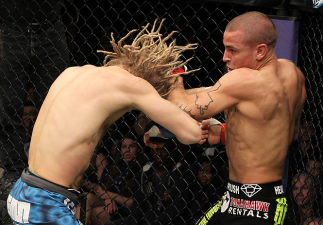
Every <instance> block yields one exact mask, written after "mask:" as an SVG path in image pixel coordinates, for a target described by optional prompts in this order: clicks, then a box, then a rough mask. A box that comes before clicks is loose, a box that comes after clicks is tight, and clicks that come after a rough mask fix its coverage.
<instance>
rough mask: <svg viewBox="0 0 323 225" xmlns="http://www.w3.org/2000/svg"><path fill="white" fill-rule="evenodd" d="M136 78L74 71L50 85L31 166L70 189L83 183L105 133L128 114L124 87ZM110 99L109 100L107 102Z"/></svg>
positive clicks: (111, 70) (112, 70) (113, 71)
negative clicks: (96, 148) (121, 92)
mask: <svg viewBox="0 0 323 225" xmlns="http://www.w3.org/2000/svg"><path fill="white" fill-rule="evenodd" d="M132 79H134V77H133V76H131V75H128V73H127V72H125V71H124V70H122V69H120V68H117V67H108V68H104V67H94V66H90V65H88V66H84V67H72V68H69V69H67V70H65V71H64V72H63V73H62V74H61V75H60V76H59V77H58V79H57V80H56V81H55V82H54V83H53V85H52V86H51V88H50V90H49V93H48V95H47V97H46V99H45V101H44V103H43V106H42V108H41V110H40V113H39V116H38V118H37V121H36V124H35V127H34V131H33V135H32V140H31V145H30V154H29V167H30V168H31V170H32V171H33V172H35V173H36V174H37V175H39V176H41V177H43V178H45V179H47V180H49V181H52V182H54V183H57V184H60V185H62V186H66V187H72V186H73V184H76V183H77V182H79V181H80V179H81V176H82V174H83V172H84V171H85V170H86V169H87V167H88V166H89V162H90V159H91V157H92V154H93V151H94V149H95V147H96V146H97V144H98V142H99V140H100V139H101V137H102V136H103V135H104V134H105V131H106V129H107V128H108V127H109V126H110V125H111V124H112V123H113V122H114V121H115V120H116V119H117V118H119V117H120V116H122V115H123V114H124V113H125V112H126V111H127V110H129V109H128V108H127V103H126V101H125V97H126V94H124V95H122V94H120V91H119V90H120V89H121V88H120V87H121V86H122V85H125V84H122V82H124V81H125V80H127V81H128V82H131V81H132ZM107 100H108V101H107Z"/></svg>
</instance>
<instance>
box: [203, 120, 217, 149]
mask: <svg viewBox="0 0 323 225" xmlns="http://www.w3.org/2000/svg"><path fill="white" fill-rule="evenodd" d="M200 126H201V129H202V134H203V133H207V134H208V137H207V140H208V142H209V144H210V145H214V144H218V143H220V140H221V128H222V124H221V123H220V122H219V121H217V120H216V119H213V118H212V119H208V120H203V121H202V122H201V125H200ZM204 142H205V141H204ZM204 142H202V144H203V143H204ZM199 144H201V142H199Z"/></svg>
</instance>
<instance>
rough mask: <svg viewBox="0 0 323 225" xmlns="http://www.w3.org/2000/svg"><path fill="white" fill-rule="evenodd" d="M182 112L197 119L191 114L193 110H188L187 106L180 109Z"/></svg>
mask: <svg viewBox="0 0 323 225" xmlns="http://www.w3.org/2000/svg"><path fill="white" fill-rule="evenodd" d="M179 108H180V109H181V110H183V111H184V112H186V113H187V114H188V115H189V116H190V117H192V118H193V119H195V115H193V114H192V113H191V111H192V109H191V110H186V108H187V106H185V107H184V106H183V105H181V106H180V107H179Z"/></svg>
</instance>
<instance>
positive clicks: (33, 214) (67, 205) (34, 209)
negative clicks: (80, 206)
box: [7, 169, 81, 225]
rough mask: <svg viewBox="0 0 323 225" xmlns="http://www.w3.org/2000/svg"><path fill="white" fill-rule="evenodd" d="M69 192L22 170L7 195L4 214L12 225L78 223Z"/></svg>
mask: <svg viewBox="0 0 323 225" xmlns="http://www.w3.org/2000/svg"><path fill="white" fill-rule="evenodd" d="M37 186H38V187H37ZM71 191H72V189H67V188H66V187H63V186H60V185H57V184H54V183H52V182H50V181H47V180H45V179H43V178H41V177H39V176H37V175H35V174H33V173H32V172H31V171H30V170H29V169H25V170H24V171H23V173H22V175H21V178H19V180H18V181H17V182H16V184H15V185H14V187H13V188H12V190H11V192H10V194H9V197H8V200H7V206H8V213H9V215H10V217H11V219H12V221H13V223H14V224H56V225H60V224H61V225H72V224H73V225H79V224H81V223H80V222H79V221H78V220H77V219H76V217H75V216H74V215H75V211H76V209H75V205H76V204H77V200H78V196H77V195H76V193H72V192H71ZM74 191H75V190H74Z"/></svg>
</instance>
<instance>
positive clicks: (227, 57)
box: [222, 50, 230, 62]
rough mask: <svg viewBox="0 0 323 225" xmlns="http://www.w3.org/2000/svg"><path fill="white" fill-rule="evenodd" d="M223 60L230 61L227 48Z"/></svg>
mask: <svg viewBox="0 0 323 225" xmlns="http://www.w3.org/2000/svg"><path fill="white" fill-rule="evenodd" d="M222 60H223V62H228V61H230V58H229V54H228V52H227V50H225V51H224V53H223V58H222Z"/></svg>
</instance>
